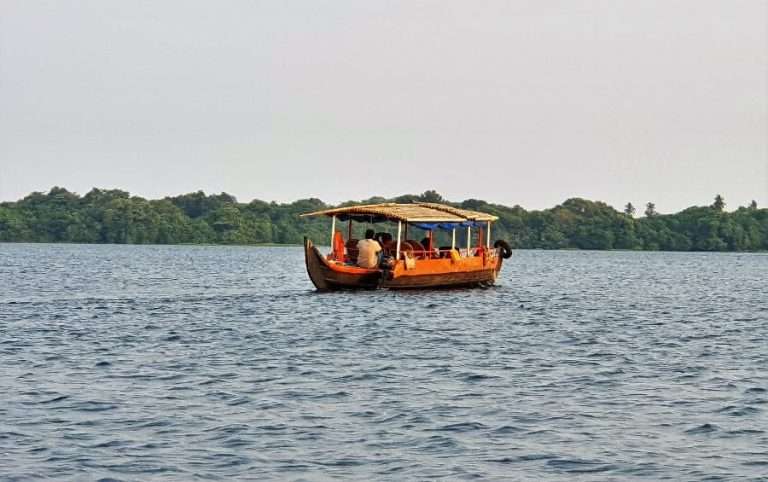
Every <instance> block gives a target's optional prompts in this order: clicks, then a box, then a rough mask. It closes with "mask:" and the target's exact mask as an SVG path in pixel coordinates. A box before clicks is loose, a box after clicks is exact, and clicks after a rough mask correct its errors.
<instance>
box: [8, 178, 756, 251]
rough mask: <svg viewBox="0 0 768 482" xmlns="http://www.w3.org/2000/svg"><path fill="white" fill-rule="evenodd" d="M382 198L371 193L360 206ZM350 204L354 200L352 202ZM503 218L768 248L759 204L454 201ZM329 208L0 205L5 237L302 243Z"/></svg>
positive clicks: (524, 228) (606, 234) (192, 202)
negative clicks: (541, 205) (728, 207)
mask: <svg viewBox="0 0 768 482" xmlns="http://www.w3.org/2000/svg"><path fill="white" fill-rule="evenodd" d="M384 201H386V200H385V199H384V198H379V197H375V198H371V199H366V200H364V201H360V202H362V203H377V202H384ZM391 201H394V202H410V201H430V202H447V201H445V200H444V199H442V197H441V196H440V195H439V194H438V193H436V192H434V191H427V192H425V193H423V194H420V195H406V196H400V197H398V198H395V199H391ZM345 204H354V202H349V203H345ZM453 204H455V205H456V206H459V207H463V208H466V209H475V210H478V211H484V212H490V213H493V214H495V215H497V216H499V222H498V223H496V224H495V225H494V231H493V238H494V239H497V238H503V239H507V240H509V241H510V244H512V246H513V247H516V248H544V249H558V248H578V249H645V250H674V251H688V250H690V251H758V250H768V209H758V207H757V205H756V203H754V202H753V203H752V204H751V205H750V206H749V207H740V208H738V209H737V210H736V211H733V212H727V211H725V201H724V199H723V198H722V197H721V196H719V195H718V196H717V197H716V198H715V202H714V203H713V204H712V205H711V206H705V207H691V208H688V209H686V210H684V211H682V212H679V213H677V214H669V215H663V214H659V213H657V212H656V208H655V206H654V204H653V203H648V204H647V205H646V209H645V216H644V217H642V218H639V219H638V218H635V217H634V214H635V207H634V206H632V205H631V203H630V204H627V206H625V208H624V210H623V211H622V212H620V211H617V210H615V209H614V208H612V207H611V206H608V205H607V204H605V203H602V202H595V201H588V200H585V199H579V198H573V199H568V200H567V201H565V202H564V203H563V204H561V205H558V206H555V207H554V208H552V209H546V210H543V211H526V210H525V209H523V208H521V207H520V206H514V207H507V206H501V205H497V204H489V203H487V202H485V201H480V200H476V199H469V200H466V201H464V202H462V203H453ZM326 207H329V206H327V205H326V204H324V203H323V202H322V201H320V200H319V199H302V200H300V201H296V202H293V203H290V204H277V203H274V202H272V203H267V202H263V201H258V200H255V201H251V202H250V203H247V204H244V203H239V202H237V200H236V199H235V198H234V197H233V196H230V195H229V194H226V193H221V194H217V195H206V194H204V193H203V192H202V191H199V192H196V193H191V194H184V195H181V196H175V197H167V198H165V199H161V200H146V199H143V198H141V197H137V196H131V195H130V194H129V193H127V192H125V191H121V190H102V189H93V190H91V191H90V192H89V193H88V194H86V195H85V196H79V195H77V194H75V193H72V192H69V191H67V190H66V189H63V188H59V187H55V188H53V189H51V190H50V191H49V192H48V193H39V192H36V193H32V194H30V195H29V196H27V197H25V198H24V199H22V200H20V201H18V202H6V203H0V241H18V242H23V241H27V242H73V243H135V244H147V243H156V244H180V243H211V244H257V243H280V244H297V243H301V241H302V237H303V236H304V235H308V236H310V237H311V238H313V239H315V240H323V239H325V238H326V237H327V236H328V230H329V227H328V220H327V219H325V218H322V219H317V218H301V217H299V214H301V213H305V212H308V211H313V210H318V209H323V208H326Z"/></svg>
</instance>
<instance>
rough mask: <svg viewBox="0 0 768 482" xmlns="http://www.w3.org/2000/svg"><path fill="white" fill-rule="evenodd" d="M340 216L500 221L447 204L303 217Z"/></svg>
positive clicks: (378, 206) (317, 213) (377, 206)
mask: <svg viewBox="0 0 768 482" xmlns="http://www.w3.org/2000/svg"><path fill="white" fill-rule="evenodd" d="M320 215H325V216H340V217H346V218H352V219H362V218H365V217H370V218H375V219H386V220H393V221H405V222H409V223H461V222H464V221H496V220H497V219H499V218H498V217H496V216H493V215H491V214H486V213H481V212H477V211H468V210H466V209H458V208H455V207H452V206H446V205H445V204H436V203H413V204H396V203H384V204H366V205H362V206H347V207H343V208H335V209H325V210H322V211H315V212H312V213H306V214H302V216H320Z"/></svg>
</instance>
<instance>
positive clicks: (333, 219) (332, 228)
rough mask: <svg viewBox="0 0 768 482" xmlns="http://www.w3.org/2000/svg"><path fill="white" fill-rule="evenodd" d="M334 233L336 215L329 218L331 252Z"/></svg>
mask: <svg viewBox="0 0 768 482" xmlns="http://www.w3.org/2000/svg"><path fill="white" fill-rule="evenodd" d="M335 234H336V216H334V217H333V218H332V220H331V252H333V236H334V235H335Z"/></svg>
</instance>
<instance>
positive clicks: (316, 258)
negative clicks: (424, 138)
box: [302, 203, 512, 291]
mask: <svg viewBox="0 0 768 482" xmlns="http://www.w3.org/2000/svg"><path fill="white" fill-rule="evenodd" d="M302 216H328V217H330V218H331V219H332V221H331V246H332V248H331V252H330V253H329V254H327V255H324V254H322V253H321V252H320V250H319V249H318V248H317V247H316V246H315V245H314V244H313V243H312V241H311V240H309V239H308V238H306V237H305V238H304V256H305V260H306V265H307V272H308V273H309V278H310V279H311V280H312V283H313V284H314V285H315V287H316V288H317V289H318V290H320V291H333V290H341V289H376V288H390V289H408V288H439V287H460V286H489V285H492V284H493V283H494V282H495V281H496V278H497V276H498V274H499V271H500V270H501V265H502V261H503V259H505V258H509V257H510V256H511V255H512V251H511V249H510V247H509V244H508V243H506V242H505V241H503V240H498V241H496V242H495V243H494V244H493V246H492V245H491V223H492V222H493V221H496V220H497V219H498V218H497V217H496V216H493V215H490V214H486V213H481V212H477V211H469V210H465V209H458V208H454V207H452V206H447V205H444V204H435V203H413V204H395V203H385V204H371V205H362V206H349V207H343V208H336V209H327V210H323V211H316V212H312V213H307V214H303V215H302ZM345 221H346V222H347V223H348V228H347V233H348V235H347V238H346V240H345V239H344V236H343V234H342V232H341V231H340V230H337V229H336V227H337V223H338V222H345ZM353 221H354V222H357V223H366V224H370V225H377V227H378V225H380V224H384V225H388V226H389V227H390V228H391V230H392V231H395V230H396V233H397V235H396V237H393V236H391V235H389V234H388V233H387V232H380V233H379V235H380V236H379V239H380V241H381V244H382V248H383V249H382V251H383V259H382V262H381V263H380V264H379V266H377V267H375V268H361V267H359V266H357V264H356V261H357V248H356V246H357V242H358V240H357V239H355V238H354V237H353V226H352V223H353ZM414 228H416V230H421V231H422V232H424V233H426V235H427V237H426V238H424V240H423V242H418V241H415V240H411V239H408V232H409V230H410V231H411V232H413V231H414ZM437 232H442V233H443V234H442V236H443V237H445V235H447V234H448V233H450V236H451V238H450V239H451V245H450V246H443V247H439V248H438V247H436V246H435V244H436V243H435V241H436V238H437V237H438V236H436V233H437ZM457 232H459V233H460V234H462V235H464V236H465V237H464V236H462V237H463V238H464V239H466V243H465V245H464V247H463V248H459V247H458V245H457V243H456V235H457ZM385 235H386V236H385Z"/></svg>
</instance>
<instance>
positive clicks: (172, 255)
mask: <svg viewBox="0 0 768 482" xmlns="http://www.w3.org/2000/svg"><path fill="white" fill-rule="evenodd" d="M766 272H768V256H765V255H744V254H740V255H738V256H735V255H728V254H691V253H676V254H673V253H622V252H607V253H594V252H539V251H523V252H517V253H515V256H514V257H513V258H512V260H511V262H509V263H507V264H506V265H505V268H504V271H503V273H502V277H501V279H500V280H499V283H498V285H497V286H496V287H494V288H493V289H487V290H442V291H433V292H430V291H420V292H419V291H417V292H387V291H379V292H360V293H349V292H345V293H328V294H322V295H319V294H316V293H314V292H313V291H312V290H311V289H310V288H311V286H310V283H309V281H308V280H307V278H306V274H305V273H304V264H303V260H302V253H301V250H300V249H298V248H247V247H198V246H190V247H178V246H177V247H162V246H76V245H55V246H52V245H9V244H0V279H1V280H3V281H5V280H12V281H13V282H11V283H3V282H0V363H2V366H3V377H0V393H2V394H3V396H2V397H0V453H2V454H3V463H2V464H0V480H38V479H46V478H48V479H53V480H62V479H63V480H83V479H85V480H103V481H105V482H107V481H118V480H120V481H122V480H147V479H150V480H154V479H162V480H179V481H186V480H195V479H216V480H231V479H268V480H269V479H271V480H286V479H288V480H326V479H335V478H338V479H353V480H371V479H384V480H401V479H402V480H412V479H415V480H432V479H440V478H443V479H447V480H458V479H480V480H509V479H511V480H538V479H552V480H574V479H579V480H582V479H598V480H622V479H626V478H634V477H640V478H649V479H654V480H656V479H668V480H734V479H739V478H743V479H754V480H760V478H762V477H764V476H765V474H766V470H767V468H768V452H766V450H765V447H768V430H766V427H768V410H767V409H766V408H767V407H766V405H768V370H766V368H768V354H766V350H765V340H766V339H768V309H766V300H765V295H764V293H765V273H766Z"/></svg>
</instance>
